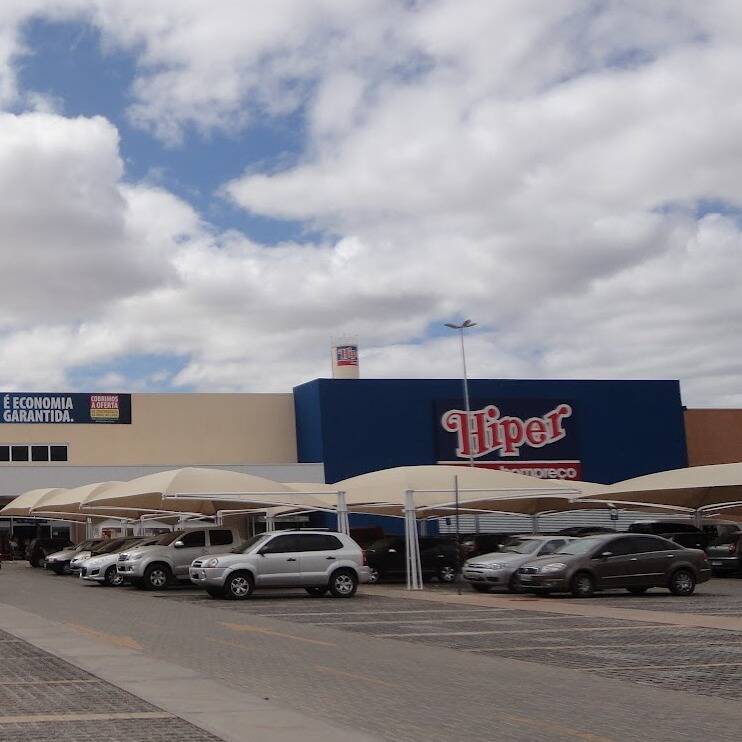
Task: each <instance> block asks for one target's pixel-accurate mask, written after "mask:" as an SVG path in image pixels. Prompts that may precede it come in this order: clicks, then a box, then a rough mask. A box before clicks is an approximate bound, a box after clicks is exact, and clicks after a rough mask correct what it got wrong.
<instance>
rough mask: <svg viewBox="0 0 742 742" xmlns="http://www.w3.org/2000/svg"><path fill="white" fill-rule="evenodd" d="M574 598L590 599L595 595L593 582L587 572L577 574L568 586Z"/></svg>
mask: <svg viewBox="0 0 742 742" xmlns="http://www.w3.org/2000/svg"><path fill="white" fill-rule="evenodd" d="M570 591H571V593H572V595H574V597H575V598H590V597H592V595H593V594H594V593H595V580H594V579H593V578H592V576H591V575H590V574H588V573H587V572H578V573H577V574H576V575H575V576H574V577H573V578H572V583H571V585H570Z"/></svg>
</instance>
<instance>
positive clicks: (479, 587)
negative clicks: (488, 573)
mask: <svg viewBox="0 0 742 742" xmlns="http://www.w3.org/2000/svg"><path fill="white" fill-rule="evenodd" d="M470 584H471V586H472V587H473V588H474V589H475V590H476V591H477V592H478V593H488V592H489V591H490V586H489V585H477V584H476V583H474V582H472V583H470Z"/></svg>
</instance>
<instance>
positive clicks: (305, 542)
mask: <svg viewBox="0 0 742 742" xmlns="http://www.w3.org/2000/svg"><path fill="white" fill-rule="evenodd" d="M295 538H296V541H297V549H296V550H297V551H335V550H336V549H342V548H343V544H342V542H341V541H340V539H339V538H337V537H336V536H332V535H331V534H329V533H328V534H327V535H325V534H320V533H302V534H299V535H298V536H296V537H295Z"/></svg>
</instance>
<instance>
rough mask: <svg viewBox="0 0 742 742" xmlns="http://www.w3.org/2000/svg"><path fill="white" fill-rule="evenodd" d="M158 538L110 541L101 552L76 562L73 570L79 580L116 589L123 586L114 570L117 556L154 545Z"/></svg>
mask: <svg viewBox="0 0 742 742" xmlns="http://www.w3.org/2000/svg"><path fill="white" fill-rule="evenodd" d="M158 538H160V537H159V536H148V537H129V538H121V539H115V540H113V541H110V542H109V543H108V544H105V546H104V548H103V549H102V550H99V551H96V552H95V553H93V554H90V555H89V556H88V557H86V558H84V559H82V560H80V561H78V562H77V564H76V565H75V567H74V568H73V569H76V570H77V571H79V573H80V579H81V580H85V581H86V582H99V583H101V584H102V585H110V586H112V587H116V586H118V585H121V584H123V582H124V578H123V576H121V575H119V574H118V572H117V570H116V564H117V562H118V558H119V554H120V553H121V552H122V551H124V550H127V551H132V550H134V549H138V548H140V547H142V546H149V545H150V544H154V543H155V542H156V541H157V539H158Z"/></svg>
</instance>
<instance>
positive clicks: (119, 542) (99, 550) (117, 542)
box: [92, 538, 126, 554]
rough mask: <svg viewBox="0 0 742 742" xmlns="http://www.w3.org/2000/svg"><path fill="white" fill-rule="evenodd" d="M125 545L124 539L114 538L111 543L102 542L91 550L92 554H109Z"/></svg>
mask: <svg viewBox="0 0 742 742" xmlns="http://www.w3.org/2000/svg"><path fill="white" fill-rule="evenodd" d="M125 543H126V540H125V539H123V538H115V539H112V540H111V541H104V542H103V543H102V544H100V545H99V546H96V547H95V548H94V549H92V552H93V553H94V554H110V553H111V552H112V551H116V549H118V548H120V547H121V546H123V544H125Z"/></svg>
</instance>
